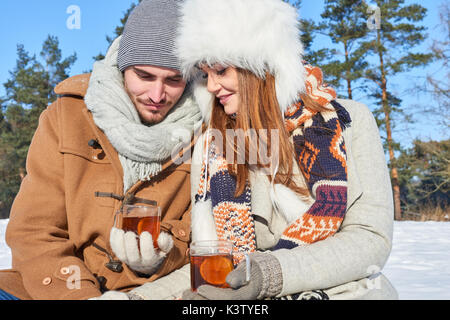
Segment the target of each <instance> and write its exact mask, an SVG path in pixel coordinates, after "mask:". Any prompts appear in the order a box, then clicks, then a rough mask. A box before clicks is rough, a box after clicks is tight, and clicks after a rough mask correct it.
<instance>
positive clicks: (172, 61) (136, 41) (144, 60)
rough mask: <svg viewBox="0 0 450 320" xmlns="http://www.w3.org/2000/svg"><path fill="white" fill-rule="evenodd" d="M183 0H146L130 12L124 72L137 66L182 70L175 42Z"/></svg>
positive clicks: (122, 57)
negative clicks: (176, 53) (130, 67)
mask: <svg viewBox="0 0 450 320" xmlns="http://www.w3.org/2000/svg"><path fill="white" fill-rule="evenodd" d="M180 2H181V0H143V1H142V2H141V3H140V4H139V5H138V6H137V7H136V8H134V10H133V12H132V13H131V14H130V16H129V18H128V20H127V23H126V24H125V28H124V31H123V35H122V39H121V41H120V47H119V55H118V61H117V62H118V66H119V69H120V71H122V72H123V71H124V70H125V69H126V68H127V67H129V66H133V65H151V66H158V67H166V68H171V69H175V70H180V65H179V62H178V58H177V56H176V55H175V53H174V44H175V43H174V42H175V36H176V31H177V25H178V20H179V18H180V14H179V6H180Z"/></svg>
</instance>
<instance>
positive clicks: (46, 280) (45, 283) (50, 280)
mask: <svg viewBox="0 0 450 320" xmlns="http://www.w3.org/2000/svg"><path fill="white" fill-rule="evenodd" d="M51 282H52V278H50V277H46V278H44V279H43V280H42V284H43V285H44V286H48V285H49V284H50V283H51Z"/></svg>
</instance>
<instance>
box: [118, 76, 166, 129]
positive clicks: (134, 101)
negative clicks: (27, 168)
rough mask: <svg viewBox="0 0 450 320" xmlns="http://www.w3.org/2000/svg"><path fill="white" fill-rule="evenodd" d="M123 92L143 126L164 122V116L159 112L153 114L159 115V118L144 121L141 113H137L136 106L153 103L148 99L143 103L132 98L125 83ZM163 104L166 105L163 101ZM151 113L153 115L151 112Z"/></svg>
mask: <svg viewBox="0 0 450 320" xmlns="http://www.w3.org/2000/svg"><path fill="white" fill-rule="evenodd" d="M125 92H126V93H127V94H128V97H130V100H131V102H132V103H133V105H134V108H135V109H136V112H137V113H138V116H139V119H141V123H142V124H143V125H146V126H151V125H155V124H158V123H160V122H162V121H163V120H164V118H165V115H161V114H160V113H159V112H155V113H154V114H155V116H157V115H160V116H159V117H152V119H150V120H149V119H145V118H144V117H143V116H142V114H141V112H139V108H138V104H139V103H153V101H151V99H149V100H148V101H145V102H143V101H140V99H139V98H137V97H133V95H132V94H131V93H130V91H129V90H128V87H127V85H126V83H125ZM163 104H166V101H163ZM149 112H151V111H149ZM151 113H153V112H151Z"/></svg>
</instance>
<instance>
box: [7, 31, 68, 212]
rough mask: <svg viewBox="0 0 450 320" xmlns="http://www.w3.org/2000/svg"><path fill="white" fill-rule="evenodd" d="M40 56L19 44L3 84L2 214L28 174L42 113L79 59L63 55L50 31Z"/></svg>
mask: <svg viewBox="0 0 450 320" xmlns="http://www.w3.org/2000/svg"><path fill="white" fill-rule="evenodd" d="M39 56H40V57H41V60H39V59H38V58H37V57H36V55H33V56H31V55H30V54H29V53H28V52H27V51H26V50H25V48H24V46H23V45H20V44H19V45H18V46H17V62H16V67H15V68H14V69H13V71H10V79H9V80H7V81H6V82H5V83H4V84H3V86H4V88H5V91H6V95H5V97H3V98H2V99H1V100H0V103H1V105H2V112H1V115H0V119H1V121H0V178H1V180H2V188H1V190H0V211H1V212H3V215H5V212H6V213H8V212H9V207H10V205H11V203H12V200H13V199H14V197H15V195H16V194H17V192H18V190H19V186H20V183H21V181H22V179H23V178H24V177H25V175H26V170H25V161H26V156H27V153H28V148H29V145H30V143H31V139H32V137H33V134H34V132H35V130H36V128H37V125H38V121H39V116H40V114H41V113H42V111H43V110H45V109H46V108H47V106H48V105H49V104H51V103H52V102H53V101H55V99H56V95H55V93H54V91H53V89H54V87H55V86H56V84H58V83H59V82H60V81H62V80H64V79H65V78H67V77H68V76H69V74H68V70H69V69H70V67H71V66H72V65H73V63H74V62H75V61H76V54H73V55H71V56H69V57H67V58H65V59H62V54H61V50H60V49H59V41H58V39H57V38H56V37H53V36H50V35H49V36H48V37H47V39H46V40H45V41H44V43H43V46H42V51H41V52H40V55H39ZM1 212H0V214H1Z"/></svg>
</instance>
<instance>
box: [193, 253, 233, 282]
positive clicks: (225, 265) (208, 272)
mask: <svg viewBox="0 0 450 320" xmlns="http://www.w3.org/2000/svg"><path fill="white" fill-rule="evenodd" d="M232 270H233V255H232V254H218V255H211V256H191V289H192V291H196V290H197V288H198V287H199V286H201V285H204V284H209V285H212V286H215V287H219V288H229V285H228V284H227V282H226V278H227V275H228V274H229V273H230V272H231V271H232Z"/></svg>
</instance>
